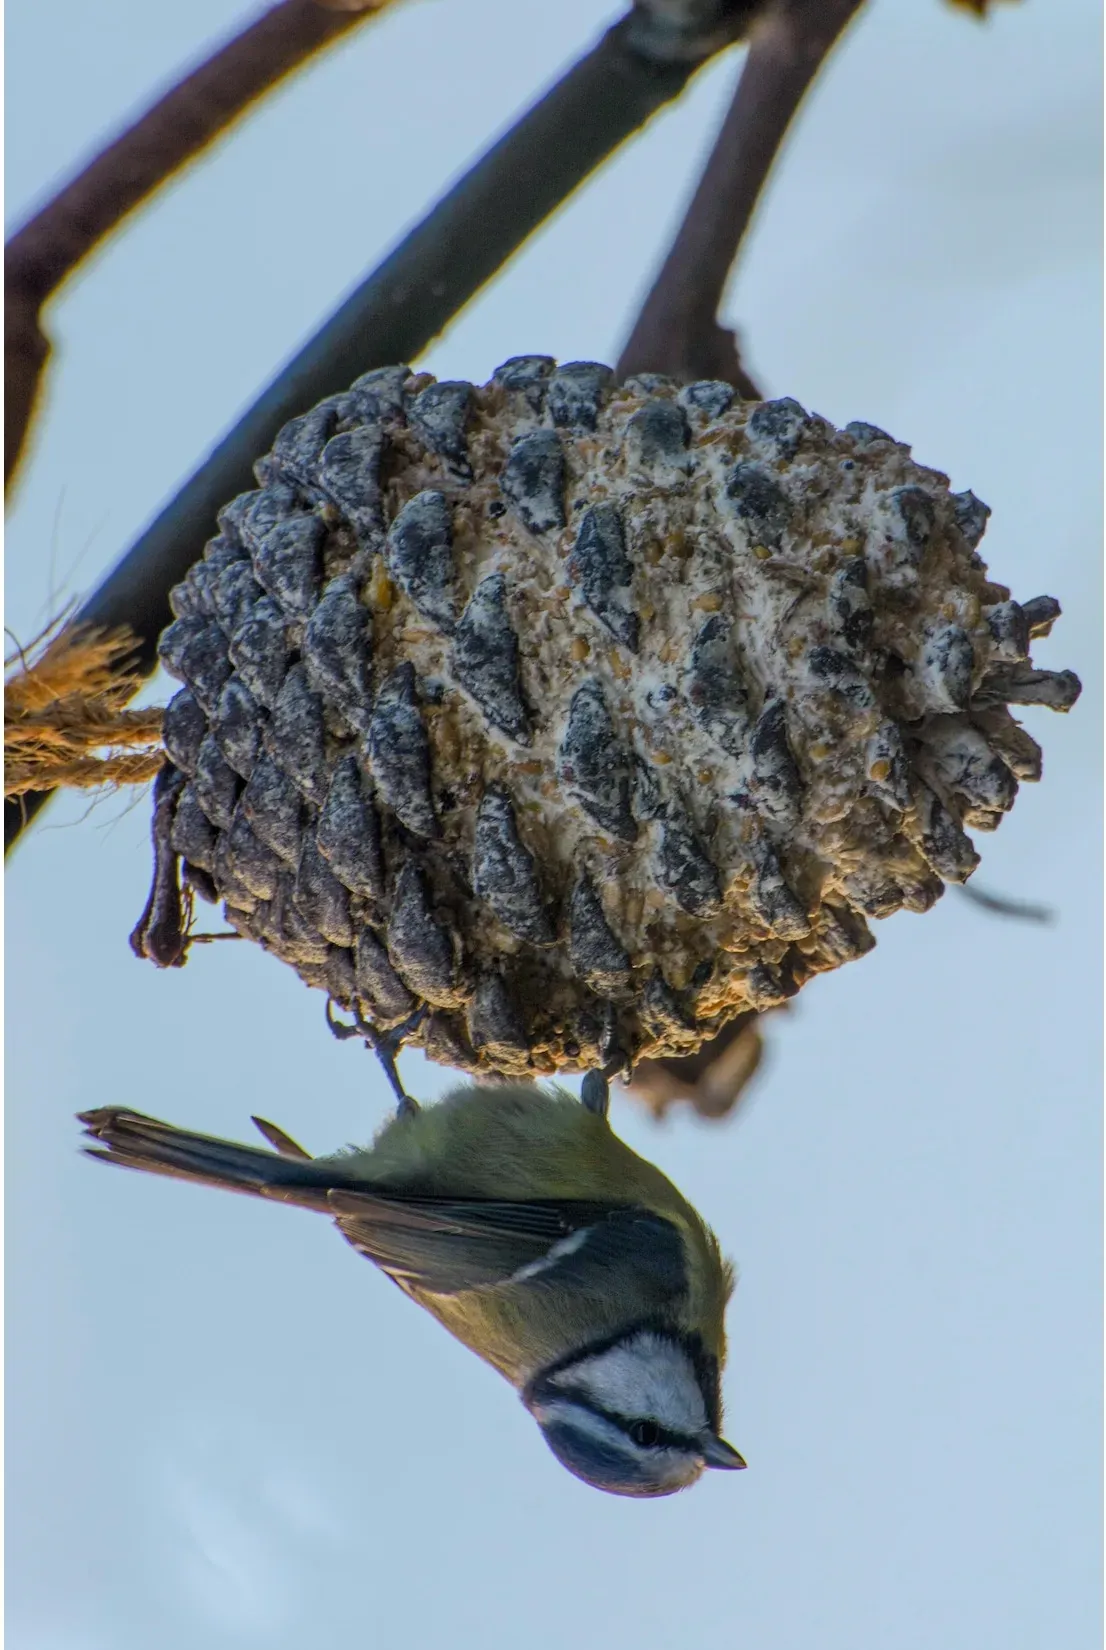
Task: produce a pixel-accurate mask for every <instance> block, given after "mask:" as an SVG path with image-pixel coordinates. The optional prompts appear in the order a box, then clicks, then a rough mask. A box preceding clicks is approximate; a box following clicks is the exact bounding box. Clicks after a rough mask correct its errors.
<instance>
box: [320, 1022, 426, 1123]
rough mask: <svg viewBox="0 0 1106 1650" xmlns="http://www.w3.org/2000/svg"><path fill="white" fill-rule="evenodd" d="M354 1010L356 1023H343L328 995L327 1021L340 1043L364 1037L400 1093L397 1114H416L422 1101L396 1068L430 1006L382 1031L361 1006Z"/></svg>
mask: <svg viewBox="0 0 1106 1650" xmlns="http://www.w3.org/2000/svg"><path fill="white" fill-rule="evenodd" d="M352 1013H353V1024H352V1025H349V1026H347V1025H343V1024H342V1022H341V1020H336V1019H335V1018H334V1014H333V998H331V997H328V998H327V1000H326V1023H327V1025H328V1026H329V1027H330V1030H331V1034H332V1035H333V1036H335V1037H337V1039H338V1041H339V1042H340V1043H344V1042H346V1041H348V1039H349V1038H350V1037H361V1038H363V1039H364V1041H365V1042H366V1043H367V1044H368V1045H369V1047H370V1048H371V1049H372V1051H373V1053H374V1054H375V1055H376V1057H377V1059H378V1060H379V1061H380V1064H381V1066H382V1067H383V1068H384V1075H385V1077H386V1078H387V1079H388V1082H389V1083H390V1084H391V1086H392V1092H393V1093H394V1094H395V1097H396V1113H397V1115H398V1116H400V1117H414V1115H415V1114H416V1112H417V1111H418V1109H419V1103H418V1101H417V1100H413V1099H412V1098H411V1096H410V1095H409V1094H408V1093H407V1090H406V1089H405V1088H404V1086H403V1084H402V1083H401V1082H400V1080H399V1072H398V1071H397V1070H396V1056H397V1055H398V1053H399V1051H400V1049H401V1048H402V1047H403V1044H404V1040H405V1039H406V1038H408V1037H410V1035H411V1033H412V1032H413V1031H416V1030H417V1029H418V1027H419V1026H420V1025H421V1024H422V1021H423V1019H424V1017H425V1015H426V1009H425V1008H419V1009H416V1011H415V1012H414V1014H412V1015H411V1016H410V1018H409V1019H407V1020H404V1022H403V1024H402V1025H398V1026H394V1027H393V1029H392V1030H391V1031H378V1030H377V1029H376V1027H375V1026H371V1025H369V1023H368V1021H367V1020H365V1019H363V1018H362V1016H361V1014H360V1013H359V1012H358V1011H357V1009H353V1010H352Z"/></svg>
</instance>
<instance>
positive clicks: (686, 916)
mask: <svg viewBox="0 0 1106 1650" xmlns="http://www.w3.org/2000/svg"><path fill="white" fill-rule="evenodd" d="M256 473H257V478H258V490H257V491H256V492H252V493H247V494H244V495H243V496H242V497H240V498H237V499H235V500H233V502H232V503H230V504H228V505H227V506H226V508H225V509H224V510H223V511H222V513H221V515H220V517H219V533H218V536H217V537H216V538H214V539H212V541H211V542H210V543H209V544H208V546H207V548H206V550H205V553H204V557H203V559H202V560H201V561H199V562H198V563H196V565H195V566H194V567H193V568H192V569H191V571H190V572H189V574H188V577H187V578H186V579H185V580H184V582H183V583H182V584H180V585H178V586H177V588H176V589H175V591H174V592H173V596H172V605H173V611H174V613H175V614H176V621H175V622H174V623H173V624H171V625H170V626H169V627H168V628H167V629H166V631H165V632H164V634H163V636H162V639H161V658H162V661H163V663H164V665H165V667H166V669H167V670H169V671H170V672H171V673H172V674H173V675H174V676H176V677H177V678H178V679H179V680H180V681H181V682H182V683H183V684H184V686H183V688H182V690H181V691H180V692H179V693H178V694H177V695H176V697H175V698H174V699H173V700H172V702H171V704H170V705H169V706H168V709H167V711H166V715H165V724H164V740H165V746H166V749H167V751H168V755H169V758H170V766H168V767H167V768H166V770H165V771H164V773H163V775H162V778H161V781H160V782H159V786H158V799H157V805H156V807H157V823H156V825H155V838H156V839H157V840H158V841H159V844H160V847H161V855H160V860H161V863H160V865H159V871H158V877H159V879H160V884H161V887H162V891H163V892H164V889H165V887H166V886H167V885H168V883H170V882H172V881H173V880H174V879H175V874H176V865H177V862H178V861H180V862H183V868H184V876H185V881H186V884H191V885H192V886H193V887H194V888H195V889H196V890H197V891H198V892H199V893H200V894H202V895H204V896H206V897H207V898H209V899H213V900H214V899H221V900H222V901H223V902H224V904H225V909H226V916H227V919H228V921H229V922H230V923H231V924H232V925H233V927H234V928H236V929H237V930H238V931H239V932H240V933H241V934H243V935H246V936H248V937H250V938H252V939H254V940H256V941H258V943H260V944H261V945H262V946H264V947H265V949H266V950H269V951H271V952H273V953H274V954H275V955H276V956H278V957H281V958H283V959H284V960H285V961H286V962H288V963H290V964H291V965H292V967H293V968H295V969H296V970H297V972H298V973H299V975H300V977H301V978H302V979H303V980H305V981H306V982H307V983H308V984H309V985H312V986H317V987H319V988H320V989H321V990H323V991H325V992H327V993H328V994H329V995H330V997H331V998H332V999H334V1001H335V1002H336V1003H337V1004H339V1005H342V1006H343V1007H346V1008H350V1009H353V1010H355V1011H356V1012H359V1013H360V1014H361V1015H362V1016H363V1017H364V1018H366V1019H367V1020H370V1021H371V1022H373V1023H374V1024H375V1025H377V1026H378V1027H381V1028H387V1027H390V1026H395V1025H397V1024H399V1023H401V1022H403V1021H405V1020H407V1019H408V1018H409V1017H410V1016H411V1015H412V1013H413V1012H414V1011H416V1010H417V1009H418V1008H419V1007H420V1005H425V1007H426V1009H427V1012H426V1013H425V1014H424V1015H423V1018H422V1020H421V1023H420V1024H419V1026H418V1028H417V1029H416V1030H415V1031H414V1033H413V1035H412V1038H411V1041H412V1042H413V1043H415V1044H417V1045H421V1046H422V1047H424V1048H425V1049H426V1051H427V1053H428V1054H429V1055H430V1056H431V1057H432V1058H434V1059H436V1060H440V1061H443V1062H445V1063H447V1064H449V1065H453V1066H459V1067H462V1068H464V1069H466V1070H468V1071H472V1072H478V1073H484V1074H487V1075H491V1074H503V1075H511V1076H519V1075H523V1074H540V1073H550V1072H554V1071H558V1070H563V1071H579V1070H584V1069H588V1068H591V1067H595V1066H604V1067H607V1068H609V1069H614V1067H615V1066H616V1065H627V1064H632V1063H633V1062H634V1061H636V1060H639V1059H643V1058H654V1059H656V1058H659V1057H662V1056H666V1055H681V1054H683V1055H686V1054H689V1053H692V1052H694V1051H695V1050H696V1049H697V1048H698V1047H699V1046H700V1045H701V1044H702V1043H703V1042H704V1041H706V1040H707V1039H709V1038H711V1037H713V1036H714V1035H715V1034H716V1033H717V1032H718V1031H719V1030H720V1029H721V1027H723V1026H724V1025H725V1024H726V1023H727V1022H728V1021H730V1020H731V1019H732V1018H733V1017H734V1016H735V1015H738V1014H742V1013H745V1012H747V1011H748V1010H750V1009H756V1010H759V1009H764V1008H767V1007H770V1006H772V1005H773V1004H777V1003H779V1002H781V1001H782V1000H783V999H785V998H787V997H788V996H790V995H792V994H793V993H794V992H795V991H797V990H798V989H799V987H800V986H802V985H803V984H804V982H805V981H806V980H808V979H809V978H810V977H811V975H813V974H817V973H820V972H822V971H824V970H826V969H831V968H837V967H839V966H840V965H841V964H842V963H845V962H848V961H850V960H851V959H853V958H855V957H860V956H863V954H864V953H865V952H866V951H868V950H870V949H871V947H872V945H873V943H874V941H873V938H872V935H871V933H870V931H869V927H868V919H869V918H872V917H886V916H889V915H890V914H891V912H893V911H897V910H899V909H900V908H902V907H905V908H906V909H908V910H911V911H925V910H928V909H929V907H930V906H931V905H932V904H933V903H934V901H935V900H936V899H937V898H938V896H939V895H940V894H941V892H942V890H943V886H944V884H945V883H946V882H963V881H964V880H965V879H966V878H967V877H969V876H970V875H971V873H972V871H973V870H974V869H975V866H976V864H977V862H978V855H977V853H976V850H975V848H974V847H973V846H972V843H971V841H970V839H969V837H968V835H967V834H966V830H965V827H968V828H970V829H973V830H993V829H994V827H995V826H996V825H997V824H998V823H999V821H1000V820H1001V818H1002V816H1003V815H1004V814H1005V813H1006V812H1007V811H1008V810H1009V809H1010V807H1011V806H1012V804H1013V801H1014V796H1015V794H1016V792H1017V788H1018V781H1019V780H1021V779H1032V780H1035V779H1037V778H1039V776H1040V764H1041V757H1040V751H1039V750H1038V747H1037V745H1036V744H1035V743H1034V741H1033V740H1032V739H1031V738H1030V737H1029V735H1028V734H1027V733H1025V732H1024V731H1023V729H1022V728H1021V727H1020V725H1019V724H1018V722H1017V721H1015V719H1014V717H1013V716H1012V715H1011V714H1010V711H1009V709H1008V708H1007V707H1008V706H1009V705H1016V706H1022V705H1047V706H1049V707H1051V708H1052V709H1054V710H1067V709H1068V708H1069V707H1070V706H1071V704H1072V703H1073V702H1074V700H1075V698H1076V696H1077V694H1078V691H1079V683H1078V681H1077V679H1076V678H1075V677H1074V676H1073V675H1072V674H1071V673H1070V672H1066V671H1065V672H1059V673H1057V672H1053V671H1045V670H1035V669H1033V668H1032V667H1031V665H1030V663H1029V644H1030V638H1031V637H1032V636H1039V635H1045V634H1047V632H1048V630H1049V627H1050V626H1051V624H1052V622H1053V620H1054V619H1055V618H1056V617H1057V615H1058V613H1059V606H1058V604H1057V603H1056V602H1055V601H1054V600H1052V598H1050V597H1044V596H1042V597H1037V598H1035V599H1034V600H1033V601H1030V602H1028V603H1025V604H1023V605H1019V604H1018V603H1017V602H1015V601H1012V600H1011V599H1010V592H1009V591H1008V590H1007V589H1006V588H1005V587H1004V586H1002V585H999V584H994V583H992V582H991V581H990V580H989V578H988V576H987V570H986V568H985V566H984V563H983V562H982V560H981V559H980V557H979V555H978V554H977V551H976V547H977V545H978V544H979V541H980V538H981V536H982V534H983V529H984V526H985V523H986V520H987V516H988V514H989V512H988V509H987V507H986V505H984V504H981V503H980V502H979V500H978V499H976V498H975V497H974V496H973V495H972V494H971V493H970V492H968V493H957V494H954V493H950V491H949V484H948V478H947V477H946V476H943V475H941V474H940V473H938V472H937V471H935V470H929V469H925V468H923V467H922V466H921V465H919V464H916V463H915V462H914V461H913V460H912V458H911V456H910V450H909V448H908V447H906V446H904V445H902V444H901V443H899V442H896V441H894V440H892V439H891V437H890V436H888V435H886V434H884V432H883V431H882V430H878V429H876V428H874V427H873V426H871V425H869V424H863V423H855V424H849V425H847V426H846V428H845V429H843V430H836V429H834V428H833V426H832V425H831V424H829V423H828V422H827V421H826V420H825V419H824V418H821V417H818V416H816V415H813V414H808V413H806V412H805V411H804V410H803V408H802V407H801V406H799V405H798V403H797V402H795V401H793V400H790V399H785V400H778V401H766V402H761V403H757V402H743V401H741V400H740V399H738V398H737V397H736V396H735V394H734V391H733V390H732V389H731V388H730V387H729V386H728V385H726V384H722V383H699V384H691V385H687V386H685V387H683V388H680V387H679V386H677V385H676V384H675V383H673V382H672V381H670V380H668V379H665V378H660V377H653V376H648V377H639V378H635V379H631V380H629V381H628V382H626V383H625V384H623V385H621V386H620V385H618V384H617V383H616V382H615V380H614V376H613V374H612V373H611V371H610V370H609V369H608V368H607V367H604V366H599V365H596V364H594V363H591V362H573V363H569V364H567V365H564V366H561V367H557V366H556V365H555V363H554V362H553V361H552V360H549V359H548V358H546V357H544V356H524V357H521V358H518V359H515V360H512V361H508V362H506V363H505V364H504V365H503V366H502V367H500V368H499V369H498V370H497V371H496V372H495V373H494V374H493V376H492V380H491V382H490V383H489V384H487V385H485V386H483V387H482V388H478V387H475V386H473V385H470V384H467V383H444V382H443V383H438V382H436V381H435V380H434V379H433V378H432V377H430V376H429V375H428V374H426V373H411V372H410V371H409V370H408V369H407V368H404V367H395V368H386V369H383V370H381V371H378V372H373V373H369V374H367V375H366V376H365V377H363V378H361V379H359V380H358V381H357V383H355V384H354V385H353V386H352V388H351V389H350V390H349V391H348V392H347V393H346V394H344V395H338V396H334V397H332V398H330V399H329V400H327V401H324V402H322V403H321V404H320V405H319V406H317V407H315V408H314V409H312V411H311V412H309V413H307V414H305V415H304V416H303V417H302V418H297V419H295V420H293V422H292V423H290V424H288V425H287V426H286V427H285V428H284V429H283V430H282V431H281V433H280V435H279V436H278V438H277V440H276V442H275V444H274V447H273V451H272V452H271V453H270V454H269V455H268V456H267V457H265V458H263V459H261V460H260V462H259V463H258V464H257V466H256ZM156 892H157V891H156V889H155V900H154V906H155V907H156V905H157V898H156ZM135 943H136V946H137V948H138V949H140V950H143V951H145V952H146V954H148V955H153V957H154V959H155V960H157V961H160V962H163V963H164V962H169V961H179V960H181V955H180V952H179V951H177V952H174V950H173V946H172V944H171V943H170V944H169V945H168V946H167V945H166V943H165V936H164V933H163V932H162V933H159V932H158V927H157V922H156V921H153V920H151V919H149V918H148V919H147V921H146V923H145V924H144V925H140V928H139V930H137V931H136V936H135Z"/></svg>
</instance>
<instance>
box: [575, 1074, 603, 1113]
mask: <svg viewBox="0 0 1106 1650" xmlns="http://www.w3.org/2000/svg"><path fill="white" fill-rule="evenodd" d="M580 1103H581V1104H582V1105H583V1106H584V1107H586V1109H587V1110H588V1111H591V1112H594V1113H595V1115H596V1117H606V1115H607V1108H608V1107H609V1106H610V1103H611V1085H610V1084H609V1083H608V1082H607V1078H606V1075H605V1073H603V1072H601V1071H589V1072H588V1073H587V1075H586V1076H585V1078H584V1081H583V1082H582V1083H581V1084H580Z"/></svg>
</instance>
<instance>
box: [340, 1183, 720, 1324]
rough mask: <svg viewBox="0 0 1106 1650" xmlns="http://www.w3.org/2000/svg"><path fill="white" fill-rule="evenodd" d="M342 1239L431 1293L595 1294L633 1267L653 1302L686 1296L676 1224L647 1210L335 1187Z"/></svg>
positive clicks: (399, 1278) (392, 1273) (574, 1202)
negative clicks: (547, 1290)
mask: <svg viewBox="0 0 1106 1650" xmlns="http://www.w3.org/2000/svg"><path fill="white" fill-rule="evenodd" d="M328 1201H329V1204H330V1207H331V1209H332V1211H333V1213H334V1216H335V1219H336V1221H337V1223H338V1226H339V1228H340V1229H341V1231H342V1233H343V1235H344V1236H345V1237H346V1238H347V1240H348V1241H349V1242H350V1243H351V1244H352V1245H353V1247H354V1248H355V1249H357V1250H358V1251H359V1252H360V1253H361V1254H363V1255H366V1256H367V1257H368V1258H369V1259H370V1260H372V1261H375V1263H376V1265H377V1266H379V1267H380V1268H381V1269H382V1270H383V1271H385V1272H387V1273H389V1275H390V1276H392V1277H394V1278H395V1279H396V1280H397V1282H400V1283H402V1284H404V1285H406V1286H409V1287H413V1288H415V1289H418V1290H424V1291H426V1292H427V1293H428V1294H434V1295H454V1294H459V1293H462V1292H463V1291H465V1290H468V1289H480V1288H488V1287H494V1286H495V1285H502V1284H509V1283H526V1284H532V1285H534V1286H538V1287H540V1286H541V1285H542V1284H545V1283H556V1284H558V1285H563V1284H565V1283H567V1282H572V1283H574V1284H575V1285H577V1286H578V1287H579V1286H584V1287H587V1286H588V1285H589V1284H590V1285H591V1286H592V1287H595V1288H602V1287H605V1286H609V1285H610V1283H611V1281H612V1278H611V1274H612V1272H613V1271H614V1270H615V1269H617V1268H619V1267H622V1266H632V1267H633V1269H634V1273H635V1277H637V1278H638V1279H639V1282H640V1285H641V1286H643V1287H644V1288H645V1289H646V1291H647V1292H648V1293H649V1294H651V1295H653V1296H654V1297H655V1302H656V1305H658V1306H659V1305H661V1304H662V1302H664V1301H667V1300H670V1299H672V1298H674V1297H676V1296H679V1295H681V1294H683V1293H684V1291H685V1289H686V1286H687V1276H686V1270H685V1265H684V1252H683V1243H682V1241H681V1236H680V1233H679V1231H678V1229H677V1228H676V1226H675V1225H673V1223H672V1222H671V1221H669V1220H665V1219H664V1218H663V1217H662V1216H660V1215H656V1214H654V1213H653V1212H652V1211H651V1210H648V1209H642V1208H632V1207H623V1206H618V1205H612V1204H610V1203H596V1202H588V1201H583V1200H576V1199H570V1198H565V1199H542V1200H535V1201H528V1202H506V1201H503V1202H500V1201H494V1200H488V1199H475V1198H474V1199H469V1198H433V1197H425V1198H424V1197H411V1196H407V1195H404V1196H402V1198H400V1197H396V1198H390V1197H387V1196H386V1195H383V1196H382V1195H380V1194H379V1193H375V1192H351V1191H331V1192H330V1193H329V1195H328Z"/></svg>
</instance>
